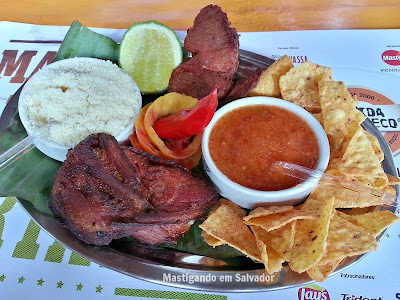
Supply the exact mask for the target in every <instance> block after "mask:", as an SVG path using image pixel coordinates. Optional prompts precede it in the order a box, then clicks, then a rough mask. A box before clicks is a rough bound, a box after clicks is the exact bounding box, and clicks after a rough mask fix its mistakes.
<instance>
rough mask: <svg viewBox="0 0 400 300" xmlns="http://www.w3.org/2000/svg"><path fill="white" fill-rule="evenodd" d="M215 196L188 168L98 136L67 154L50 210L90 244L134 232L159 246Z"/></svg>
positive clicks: (183, 230)
mask: <svg viewBox="0 0 400 300" xmlns="http://www.w3.org/2000/svg"><path fill="white" fill-rule="evenodd" d="M216 198H217V193H216V191H214V189H212V188H211V187H210V186H209V185H208V184H207V183H206V182H204V181H203V180H200V179H198V178H195V177H193V176H192V175H191V173H190V172H189V171H188V170H186V169H185V168H183V167H181V166H179V165H176V164H175V163H172V162H169V161H165V160H162V159H159V158H157V157H154V156H152V155H150V154H147V153H146V154H145V153H144V152H141V151H139V150H136V149H134V148H131V147H124V146H119V145H118V143H117V141H116V140H115V139H114V138H113V137H112V136H110V135H108V134H97V135H91V136H89V137H88V138H86V139H85V140H84V141H82V142H81V143H79V144H78V145H77V146H76V147H75V148H74V149H73V150H71V151H69V152H68V155H67V159H66V161H65V162H64V163H63V165H62V167H61V168H60V170H59V172H58V173H57V176H56V180H55V183H54V186H53V190H52V194H51V199H50V208H51V210H52V211H53V213H54V215H55V216H56V218H57V219H58V220H59V221H60V223H61V224H62V225H63V226H65V227H67V228H69V229H70V230H71V232H72V233H74V234H75V235H76V236H77V237H78V238H79V239H81V240H83V241H84V242H86V243H89V244H95V245H106V244H108V243H109V242H110V241H111V240H112V239H118V238H122V237H125V236H134V237H136V238H137V239H138V240H140V241H141V242H144V243H149V244H155V243H162V242H169V243H171V242H175V241H176V239H177V238H178V237H179V236H181V235H182V234H184V233H186V232H187V231H188V230H189V228H190V224H191V222H192V221H193V220H196V219H199V218H201V217H203V215H204V213H205V211H206V210H207V209H208V208H209V207H210V206H211V205H212V204H213V203H214V202H215V201H216Z"/></svg>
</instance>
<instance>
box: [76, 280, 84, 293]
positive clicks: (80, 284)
mask: <svg viewBox="0 0 400 300" xmlns="http://www.w3.org/2000/svg"><path fill="white" fill-rule="evenodd" d="M82 288H83V285H82V283H80V282H79V284H77V285H76V290H77V291H82Z"/></svg>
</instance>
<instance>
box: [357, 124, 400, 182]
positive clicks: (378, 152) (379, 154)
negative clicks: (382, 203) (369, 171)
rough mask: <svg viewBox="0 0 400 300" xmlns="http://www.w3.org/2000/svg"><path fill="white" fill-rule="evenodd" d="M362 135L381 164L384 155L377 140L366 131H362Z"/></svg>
mask: <svg viewBox="0 0 400 300" xmlns="http://www.w3.org/2000/svg"><path fill="white" fill-rule="evenodd" d="M364 134H365V135H366V137H367V138H368V139H369V142H370V143H371V146H372V149H374V152H375V155H376V156H377V157H378V159H379V161H380V162H382V161H383V160H384V159H385V155H384V154H383V151H382V149H381V145H380V144H379V142H378V139H377V138H376V136H374V135H372V134H371V133H369V132H368V131H366V130H364ZM398 183H400V178H399V182H398Z"/></svg>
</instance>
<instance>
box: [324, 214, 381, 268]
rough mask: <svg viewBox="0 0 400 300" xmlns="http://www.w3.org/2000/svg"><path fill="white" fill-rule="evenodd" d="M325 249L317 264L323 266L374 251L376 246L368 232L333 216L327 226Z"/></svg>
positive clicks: (373, 238)
mask: <svg viewBox="0 0 400 300" xmlns="http://www.w3.org/2000/svg"><path fill="white" fill-rule="evenodd" d="M327 244H328V245H327V247H326V252H325V254H324V256H323V257H322V258H321V260H320V262H319V264H320V265H325V264H328V263H332V262H335V261H338V260H342V259H344V258H346V257H347V256H354V255H360V254H363V253H366V252H369V251H372V250H375V249H376V248H377V247H378V245H377V243H376V239H375V237H374V236H373V235H372V234H371V233H369V232H368V231H366V230H364V229H362V228H361V227H358V226H356V225H353V224H351V223H350V222H349V221H346V220H345V219H342V218H341V217H339V216H338V215H337V214H333V215H332V218H331V222H330V225H329V233H328V239H327Z"/></svg>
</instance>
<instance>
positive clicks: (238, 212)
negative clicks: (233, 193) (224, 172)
mask: <svg viewBox="0 0 400 300" xmlns="http://www.w3.org/2000/svg"><path fill="white" fill-rule="evenodd" d="M221 205H227V206H229V207H230V208H232V210H233V211H234V212H235V214H236V215H237V216H239V217H240V218H243V217H245V216H246V214H247V213H246V211H245V210H244V209H243V208H241V207H240V206H239V205H237V204H236V203H234V202H232V201H231V200H228V199H225V198H220V199H219V201H218V202H217V203H216V204H215V205H214V206H213V207H212V208H211V210H210V214H211V213H213V212H214V211H216V210H217V208H218V207H220V206H221Z"/></svg>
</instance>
